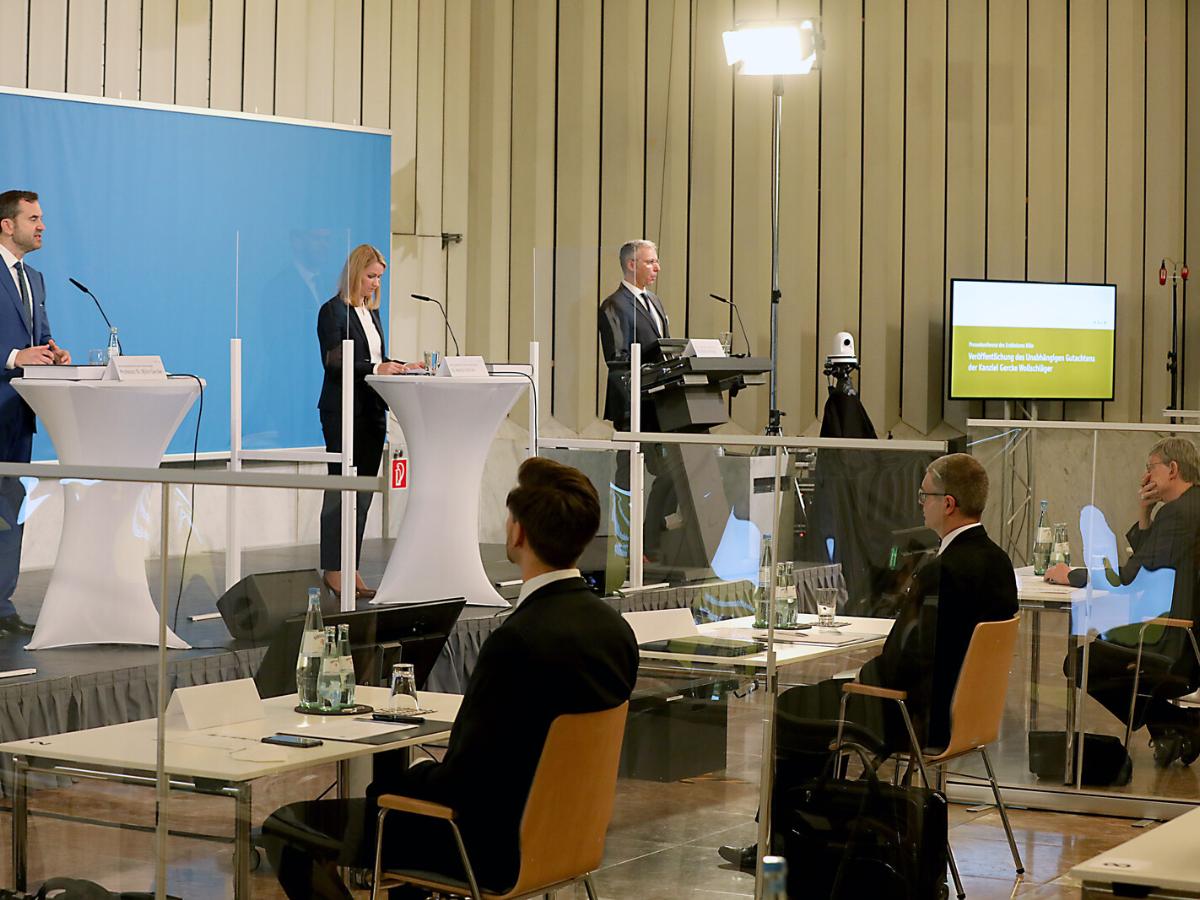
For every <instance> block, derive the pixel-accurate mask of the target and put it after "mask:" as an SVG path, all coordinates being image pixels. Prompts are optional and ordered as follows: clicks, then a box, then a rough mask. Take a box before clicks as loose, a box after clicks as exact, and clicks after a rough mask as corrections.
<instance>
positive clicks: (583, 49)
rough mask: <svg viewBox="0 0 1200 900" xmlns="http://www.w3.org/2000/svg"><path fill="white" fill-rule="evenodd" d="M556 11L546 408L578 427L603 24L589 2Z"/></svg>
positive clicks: (585, 421) (585, 419)
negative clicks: (550, 371)
mask: <svg viewBox="0 0 1200 900" xmlns="http://www.w3.org/2000/svg"><path fill="white" fill-rule="evenodd" d="M559 11H560V14H561V19H560V20H559V25H558V48H557V51H558V52H557V54H556V55H557V59H558V147H557V157H556V175H555V180H556V187H555V191H556V196H555V200H556V205H555V233H554V245H555V246H554V346H553V359H554V385H553V395H552V399H551V413H552V415H553V416H554V418H555V419H556V420H558V422H560V423H561V424H563V425H565V426H567V427H568V428H571V429H572V430H574V431H576V432H578V431H581V430H583V429H584V428H585V427H587V426H588V425H590V424H591V423H592V422H593V421H594V420H595V418H596V414H595V409H596V399H595V398H596V390H597V387H596V355H597V340H596V303H597V299H596V296H597V293H598V290H599V284H600V281H599V277H600V276H599V259H598V256H599V254H598V249H599V246H600V233H599V224H600V146H601V142H600V94H601V67H600V37H601V21H600V7H599V5H598V4H595V3H591V2H589V0H562V2H561V3H560V5H559ZM544 408H545V407H544V406H543V409H544Z"/></svg>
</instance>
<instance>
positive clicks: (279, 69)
mask: <svg viewBox="0 0 1200 900" xmlns="http://www.w3.org/2000/svg"><path fill="white" fill-rule="evenodd" d="M321 8H324V9H326V10H327V11H330V12H331V9H330V7H329V4H328V3H322V2H321V0H310V2H300V3H294V4H293V5H292V7H291V8H290V11H289V12H288V14H287V15H286V16H284V17H283V21H282V22H280V23H279V25H278V28H277V32H276V40H275V95H274V100H275V115H277V116H288V117H289V118H293V119H302V118H304V115H305V112H306V111H307V109H308V87H309V73H310V67H309V62H310V60H309V54H310V52H311V51H310V49H309V43H310V41H309V24H310V20H311V19H313V17H314V13H316V17H317V21H316V22H313V23H312V24H313V25H314V26H315V30H316V32H317V34H316V37H315V41H316V42H317V43H318V44H320V42H321V41H322V40H325V41H328V40H329V39H330V37H331V29H330V28H329V27H328V26H329V24H330V22H325V23H324V25H325V27H322V22H321V20H320V9H321ZM328 18H329V19H330V20H332V16H331V15H330V16H328ZM323 56H324V60H325V64H324V66H323V67H318V68H316V69H315V74H317V75H318V76H319V74H320V73H321V72H322V69H324V70H325V71H328V70H329V67H330V65H331V61H330V59H329V54H328V53H326V54H324V55H323ZM324 81H325V83H326V86H328V79H324ZM314 105H315V104H314ZM329 108H330V109H332V102H331V103H330V104H329Z"/></svg>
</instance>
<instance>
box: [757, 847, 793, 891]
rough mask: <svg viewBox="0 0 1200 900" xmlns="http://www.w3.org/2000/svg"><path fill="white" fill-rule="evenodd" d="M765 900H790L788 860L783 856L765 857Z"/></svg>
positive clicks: (763, 870)
mask: <svg viewBox="0 0 1200 900" xmlns="http://www.w3.org/2000/svg"><path fill="white" fill-rule="evenodd" d="M762 874H763V891H762V898H763V900H788V892H787V860H785V859H784V858H783V857H782V856H764V857H763V868H762Z"/></svg>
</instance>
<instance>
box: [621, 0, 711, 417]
mask: <svg viewBox="0 0 1200 900" xmlns="http://www.w3.org/2000/svg"><path fill="white" fill-rule="evenodd" d="M645 29H646V34H647V36H648V37H647V53H646V69H645V70H646V95H645V96H646V99H645V108H646V116H645V154H644V156H645V183H646V192H645V202H644V218H645V221H644V224H643V226H642V229H641V230H642V232H643V233H645V234H646V235H648V236H649V238H650V240H653V241H655V242H657V244H658V258H659V261H660V262H661V263H662V270H661V271H660V272H659V275H658V287H657V288H656V291H657V293H658V295H659V297H660V298H661V299H662V302H663V305H664V307H665V308H666V310H667V316H668V318H669V319H670V321H671V325H672V327H673V328H674V329H675V330H676V331H681V330H682V329H683V327H684V323H685V322H686V321H687V308H688V304H689V302H692V298H689V297H688V277H687V275H688V239H687V235H688V174H689V172H690V170H691V161H690V157H689V155H688V122H689V113H690V109H691V104H690V98H689V87H690V84H689V81H690V79H689V72H690V67H691V40H690V35H691V3H690V2H689V0H648V2H647V4H646V25H645ZM605 65H606V67H607V65H608V63H607V60H606V61H605ZM608 265H609V266H610V268H608V269H605V268H604V264H602V265H601V277H600V282H601V285H603V284H604V279H605V277H606V276H609V275H611V274H612V273H614V272H617V270H616V269H615V268H612V267H611V266H612V264H611V262H610V263H609V264H608ZM617 274H619V273H617ZM706 299H707V294H704V293H701V294H698V295H697V299H695V301H694V302H696V303H701V302H704V301H705V300H706ZM708 302H715V301H711V300H710V301H708ZM601 403H603V398H602V397H601Z"/></svg>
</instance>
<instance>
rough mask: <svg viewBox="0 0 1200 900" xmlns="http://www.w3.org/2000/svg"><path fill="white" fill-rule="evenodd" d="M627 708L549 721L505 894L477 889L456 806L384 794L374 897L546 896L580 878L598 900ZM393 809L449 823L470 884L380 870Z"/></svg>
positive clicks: (499, 899)
mask: <svg viewBox="0 0 1200 900" xmlns="http://www.w3.org/2000/svg"><path fill="white" fill-rule="evenodd" d="M628 709H629V704H628V703H622V704H621V705H620V706H617V707H614V708H612V709H607V710H604V711H602V712H594V713H579V714H574V715H562V716H559V717H558V718H556V719H555V720H554V721H553V722H552V723H551V724H550V732H549V734H547V735H546V743H545V746H543V748H542V756H541V759H540V760H539V762H538V766H537V770H536V772H535V773H534V776H533V784H532V785H531V787H530V789H529V799H528V800H527V801H526V802H525V812H524V814H523V815H522V817H521V834H520V846H521V865H520V871H519V873H518V875H517V883H516V885H514V886H513V888H512V890H510V891H507V892H506V893H503V894H493V893H489V892H486V891H480V889H479V885H478V883H477V882H476V880H475V872H474V870H473V869H472V868H471V861H470V859H469V858H468V857H467V851H466V847H465V845H464V844H463V840H462V835H461V833H460V832H459V830H458V824H457V822H456V814H455V811H454V810H453V809H451V808H450V807H448V806H443V805H441V804H438V803H431V802H429V801H426V800H414V799H412V798H410V797H401V796H397V795H394V794H384V795H383V796H381V797H380V798H379V828H378V832H377V835H376V844H375V879H374V885H373V887H372V889H371V900H375V898H376V897H377V896H378V895H379V893H380V892H381V891H383V890H384V889H385V888H392V887H396V886H398V885H401V884H414V885H417V886H418V887H423V888H426V889H427V890H430V891H436V892H439V893H453V894H465V895H467V896H469V897H471V898H473V900H516V898H519V897H529V896H534V895H537V894H546V893H549V892H550V891H553V890H556V889H558V888H560V887H564V886H566V885H568V884H571V883H572V882H575V881H583V884H584V887H585V888H586V890H587V893H588V897H589V898H591V900H596V891H595V888H594V886H593V885H592V879H591V873H592V871H594V870H595V869H596V868H597V867H599V865H600V860H601V858H602V857H603V855H604V835H605V832H606V831H607V830H608V823H609V820H610V819H611V818H612V810H613V800H614V796H615V794H616V786H617V764H618V762H619V761H620V756H621V739H622V737H623V736H624V731H625V715H626V713H627V712H628ZM391 810H399V811H401V812H406V813H412V814H414V815H418V816H428V817H430V818H434V819H444V820H446V821H447V822H449V824H450V828H451V829H452V830H453V832H454V839H455V841H456V842H457V844H458V852H459V855H460V856H461V857H462V863H463V869H464V871H465V872H466V875H467V880H466V882H462V881H458V880H455V879H452V878H445V879H442V878H439V877H437V876H436V875H431V873H429V872H424V871H422V872H417V871H412V870H395V871H386V872H385V871H383V866H382V859H381V857H382V848H383V828H384V821H385V819H386V817H387V814H388V812H389V811H391Z"/></svg>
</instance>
